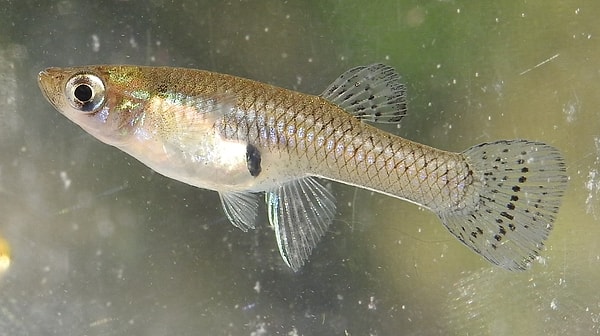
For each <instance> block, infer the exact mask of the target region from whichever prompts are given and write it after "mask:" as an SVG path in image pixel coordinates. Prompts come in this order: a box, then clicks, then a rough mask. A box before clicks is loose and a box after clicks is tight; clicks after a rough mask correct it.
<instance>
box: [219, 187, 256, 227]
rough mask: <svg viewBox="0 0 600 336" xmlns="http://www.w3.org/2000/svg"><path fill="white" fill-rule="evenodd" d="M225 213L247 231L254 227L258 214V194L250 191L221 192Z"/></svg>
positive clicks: (236, 225)
mask: <svg viewBox="0 0 600 336" xmlns="http://www.w3.org/2000/svg"><path fill="white" fill-rule="evenodd" d="M219 197H220V198H221V204H222V205H223V211H224V212H225V215H226V216H227V218H228V219H229V221H230V222H231V224H233V225H234V226H235V227H237V228H239V229H240V230H242V231H244V232H246V231H248V229H254V224H255V222H256V217H257V214H258V196H257V195H256V194H253V193H250V192H220V193H219Z"/></svg>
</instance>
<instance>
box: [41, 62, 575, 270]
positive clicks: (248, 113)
mask: <svg viewBox="0 0 600 336" xmlns="http://www.w3.org/2000/svg"><path fill="white" fill-rule="evenodd" d="M39 86H40V88H41V90H42V92H43V93H44V95H45V97H46V99H47V100H48V101H49V102H50V103H51V104H52V105H53V106H54V107H55V108H56V109H57V110H58V111H59V112H60V113H62V114H64V115H65V116H66V117H67V118H69V119H70V120H71V121H73V122H75V123H76V124H78V125H79V126H80V127H81V128H83V129H84V130H85V131H87V132H88V133H90V134H91V135H93V136H94V137H96V138H97V139H99V140H100V141H102V142H104V143H106V144H109V145H113V146H115V147H117V148H119V149H121V150H122V151H124V152H126V153H128V154H130V155H131V156H133V157H135V158H137V159H138V160H139V161H141V162H142V163H144V164H145V165H147V166H148V167H150V168H152V169H153V170H155V171H156V172H158V173H160V174H162V175H165V176H168V177H170V178H173V179H176V180H179V181H182V182H185V183H187V184H190V185H193V186H196V187H200V188H205V189H211V190H215V191H217V192H218V194H219V197H220V199H221V202H222V205H223V209H224V212H225V214H226V216H227V217H228V219H229V220H230V222H231V223H232V224H233V225H235V226H236V227H238V228H240V229H242V230H243V231H247V230H248V229H253V228H254V227H255V222H256V219H257V213H258V210H257V209H258V207H259V204H260V203H259V201H260V198H261V195H263V194H264V202H265V203H266V208H267V216H268V220H269V223H270V225H271V226H272V227H273V228H274V231H275V236H276V239H277V244H278V247H279V251H280V254H281V256H282V258H283V260H284V261H285V263H286V264H287V265H288V266H289V267H291V268H292V269H293V270H298V269H299V268H300V267H301V266H302V265H303V264H304V263H305V262H306V260H307V259H308V257H309V255H310V253H311V250H312V249H313V248H314V247H315V245H316V244H317V242H318V241H319V240H320V239H321V237H322V236H323V235H324V234H325V232H326V231H327V229H328V227H329V225H330V224H331V222H332V220H333V218H334V216H335V214H336V203H335V200H334V197H333V195H332V193H331V191H330V189H329V188H328V187H327V186H326V184H324V181H323V180H331V181H337V182H341V183H344V184H348V185H352V186H356V187H360V188H365V189H368V190H372V191H375V192H378V193H382V194H386V195H389V196H393V197H396V198H400V199H403V200H406V201H409V202H412V203H415V204H418V205H420V206H422V207H424V208H427V209H429V210H431V211H433V212H434V213H435V214H437V215H438V216H439V218H440V219H441V221H442V223H443V224H444V226H445V227H446V228H447V229H448V231H450V232H451V233H452V234H453V235H454V236H456V238H458V239H459V240H460V241H461V242H462V243H463V244H465V245H466V246H468V247H470V248H471V249H472V250H474V251H475V252H477V253H478V254H480V255H481V256H483V257H484V258H485V259H487V260H489V261H490V262H492V263H494V264H496V265H499V266H501V267H503V268H505V269H508V270H523V269H526V268H527V267H528V265H529V264H530V263H531V261H532V260H533V259H534V258H535V257H536V256H537V255H538V254H539V252H540V251H541V249H542V248H543V242H544V240H545V239H546V238H547V237H548V234H549V232H550V231H551V229H552V227H553V225H554V221H555V218H556V215H557V212H558V208H559V205H560V201H561V198H562V196H563V193H564V191H565V188H566V184H567V180H568V177H567V175H566V170H565V164H564V160H563V158H562V156H561V154H560V153H559V151H558V150H557V149H555V148H554V147H551V146H549V145H546V144H544V143H541V142H534V141H528V140H502V141H496V142H491V143H483V144H479V145H476V146H473V147H471V148H469V149H467V150H465V151H463V152H461V153H453V152H448V151H444V150H440V149H436V148H432V147H429V146H426V145H422V144H419V143H416V142H413V141H410V140H407V139H404V138H401V137H399V136H396V135H394V134H391V133H388V132H385V131H383V130H381V129H380V128H378V127H376V126H377V124H380V123H387V124H390V123H398V122H400V120H401V119H402V117H403V116H404V115H405V114H406V86H405V85H404V84H403V83H402V81H401V77H400V75H399V74H398V73H397V72H396V71H395V70H394V69H393V68H391V67H389V66H387V65H384V64H373V65H369V66H359V67H355V68H352V69H350V70H348V71H346V72H345V73H344V74H342V75H341V76H340V77H338V78H337V79H336V80H335V81H334V82H333V83H332V84H331V85H330V86H329V87H327V89H325V91H324V92H323V93H321V94H320V95H318V96H316V95H309V94H304V93H299V92H296V91H291V90H287V89H284V88H279V87H275V86H271V85H268V84H264V83H260V82H257V81H253V80H249V79H244V78H240V77H235V76H231V75H227V74H220V73H214V72H209V71H202V70H193V69H183V68H170V67H144V66H127V65H114V66H113V65H102V66H84V67H75V68H49V69H46V70H44V71H42V72H40V73H39Z"/></svg>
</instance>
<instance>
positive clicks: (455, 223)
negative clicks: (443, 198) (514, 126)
mask: <svg viewBox="0 0 600 336" xmlns="http://www.w3.org/2000/svg"><path fill="white" fill-rule="evenodd" d="M463 155H464V156H465V157H466V160H467V162H468V164H469V166H470V167H471V169H472V170H473V172H474V176H475V177H476V178H477V179H478V182H476V183H475V184H474V185H473V187H474V190H473V194H472V195H470V196H471V197H473V202H472V203H471V204H472V205H471V206H467V207H465V208H463V209H460V210H456V211H454V210H448V211H447V212H445V211H442V212H440V213H438V215H439V216H440V217H441V218H442V221H443V222H444V225H445V226H446V227H447V228H448V230H449V231H450V232H452V233H453V234H454V235H455V236H456V237H458V239H460V240H461V241H462V242H463V243H464V244H465V245H467V246H469V247H470V248H472V249H473V250H475V251H476V252H477V253H479V254H481V255H482V256H483V257H484V258H486V259H487V260H489V261H490V262H492V263H494V264H497V265H499V266H502V267H504V268H506V269H508V270H523V269H526V268H527V266H528V264H529V263H530V262H531V261H532V260H533V258H535V257H536V256H537V255H538V253H539V251H540V250H541V249H542V247H543V241H544V240H545V239H546V238H547V237H548V234H549V233H550V230H552V227H553V225H554V220H555V217H556V213H557V212H558V207H559V205H560V201H561V198H562V195H563V193H564V191H565V189H566V185H567V180H568V178H567V175H566V172H565V164H564V162H563V158H562V156H561V155H560V153H559V152H558V150H556V149H555V148H553V147H551V146H548V145H546V144H543V143H539V142H530V141H525V140H513V141H498V142H494V143H484V144H481V145H477V146H474V147H471V148H469V149H467V150H466V151H464V152H463Z"/></svg>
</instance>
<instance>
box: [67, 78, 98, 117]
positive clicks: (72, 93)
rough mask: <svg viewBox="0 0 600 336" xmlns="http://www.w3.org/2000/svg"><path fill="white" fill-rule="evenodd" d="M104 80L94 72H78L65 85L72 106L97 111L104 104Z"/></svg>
mask: <svg viewBox="0 0 600 336" xmlns="http://www.w3.org/2000/svg"><path fill="white" fill-rule="evenodd" d="M104 93H105V88H104V82H102V80H101V79H100V77H98V76H96V75H93V74H86V73H83V74H77V75H75V76H73V77H71V78H70V79H69V80H68V81H67V84H66V86H65V94H66V96H67V100H68V101H69V104H71V106H72V107H73V108H75V109H77V110H79V111H82V112H86V113H89V112H96V111H97V110H98V109H99V108H100V107H102V105H103V104H104Z"/></svg>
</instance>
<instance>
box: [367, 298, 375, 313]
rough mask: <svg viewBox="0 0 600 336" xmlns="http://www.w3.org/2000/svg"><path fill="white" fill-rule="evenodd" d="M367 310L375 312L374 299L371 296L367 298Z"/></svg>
mask: <svg viewBox="0 0 600 336" xmlns="http://www.w3.org/2000/svg"><path fill="white" fill-rule="evenodd" d="M367 308H368V309H369V310H377V304H376V303H375V297H374V296H371V297H370V298H369V304H368V305H367Z"/></svg>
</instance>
